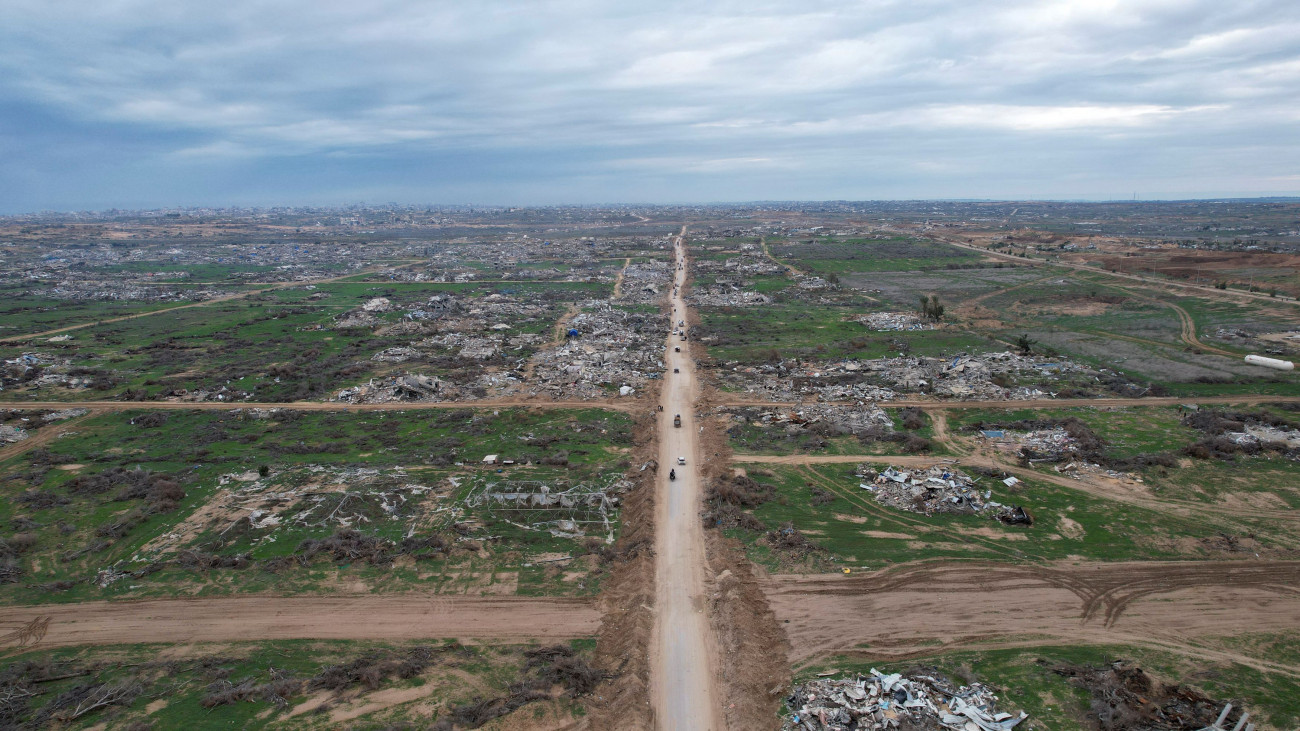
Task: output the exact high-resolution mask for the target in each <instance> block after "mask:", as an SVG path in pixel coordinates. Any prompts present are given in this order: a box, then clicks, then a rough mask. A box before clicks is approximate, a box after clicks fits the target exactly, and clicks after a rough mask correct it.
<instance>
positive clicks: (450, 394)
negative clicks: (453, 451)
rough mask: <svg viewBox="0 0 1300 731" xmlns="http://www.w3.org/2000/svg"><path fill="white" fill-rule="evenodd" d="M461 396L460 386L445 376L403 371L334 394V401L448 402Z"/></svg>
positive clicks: (369, 402) (364, 402)
mask: <svg viewBox="0 0 1300 731" xmlns="http://www.w3.org/2000/svg"><path fill="white" fill-rule="evenodd" d="M461 395H462V394H461V389H460V388H458V387H456V386H455V385H454V384H451V383H448V382H447V381H444V380H442V379H441V378H437V377H434V376H426V375H423V374H420V373H403V374H400V375H394V376H389V377H387V378H382V379H377V378H372V379H370V382H369V383H364V384H361V385H359V386H352V387H350V388H345V389H343V390H341V391H339V392H338V393H336V394H335V395H334V400H335V401H346V402H348V403H352V404H376V403H385V402H389V401H446V400H452V399H456V398H459V397H461Z"/></svg>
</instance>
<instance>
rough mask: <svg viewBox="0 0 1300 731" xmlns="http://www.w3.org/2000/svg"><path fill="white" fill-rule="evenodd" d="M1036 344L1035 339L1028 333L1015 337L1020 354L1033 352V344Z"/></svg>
mask: <svg viewBox="0 0 1300 731" xmlns="http://www.w3.org/2000/svg"><path fill="white" fill-rule="evenodd" d="M1037 344H1038V341H1037V340H1034V339H1033V338H1031V337H1029V334H1028V333H1025V334H1022V335H1021V336H1020V337H1018V338H1016V347H1017V348H1020V354H1021V355H1029V354H1030V353H1032V352H1034V346H1035V345H1037Z"/></svg>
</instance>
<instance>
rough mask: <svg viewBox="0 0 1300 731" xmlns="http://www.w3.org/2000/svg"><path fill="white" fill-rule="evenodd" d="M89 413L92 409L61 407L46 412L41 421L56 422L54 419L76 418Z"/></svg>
mask: <svg viewBox="0 0 1300 731" xmlns="http://www.w3.org/2000/svg"><path fill="white" fill-rule="evenodd" d="M89 413H90V409H61V410H59V411H51V412H50V413H48V414H45V415H44V416H42V417H41V421H44V422H47V423H48V422H54V421H63V420H64V419H75V418H77V417H78V416H85V415H86V414H89Z"/></svg>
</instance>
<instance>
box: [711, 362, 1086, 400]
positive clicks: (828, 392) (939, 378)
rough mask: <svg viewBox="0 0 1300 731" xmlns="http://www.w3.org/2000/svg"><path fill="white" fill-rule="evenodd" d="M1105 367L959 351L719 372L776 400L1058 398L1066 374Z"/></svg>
mask: <svg viewBox="0 0 1300 731" xmlns="http://www.w3.org/2000/svg"><path fill="white" fill-rule="evenodd" d="M1101 373H1103V371H1095V370H1093V369H1091V368H1089V367H1087V366H1083V365H1079V364H1076V363H1071V362H1069V361H1064V360H1061V359H1059V358H1056V359H1047V358H1044V357H1040V356H1025V355H1019V354H1017V353H1012V352H1002V353H986V354H982V355H968V354H961V355H957V356H954V357H952V358H929V357H918V356H900V357H895V358H877V359H873V360H842V361H829V362H828V361H809V360H800V359H783V360H780V361H778V362H774V363H761V364H758V365H742V364H734V363H733V364H723V366H722V368H721V370H720V372H719V378H720V380H722V381H723V383H724V384H725V385H726V387H728V388H729V390H733V391H738V392H740V393H748V394H755V395H761V396H763V397H765V398H768V399H770V400H773V401H800V400H804V399H816V400H820V401H858V402H868V401H890V400H893V399H895V398H898V394H899V393H900V392H901V393H908V394H918V393H919V394H929V395H933V396H936V397H939V398H950V399H958V400H964V399H978V400H998V399H1039V398H1052V397H1054V396H1055V395H1056V394H1055V392H1054V390H1053V386H1054V384H1055V383H1056V382H1057V381H1058V379H1060V378H1062V377H1063V376H1069V377H1070V378H1071V380H1073V381H1098V380H1100V379H1099V378H1098V375H1099V374H1101Z"/></svg>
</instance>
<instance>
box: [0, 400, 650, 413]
mask: <svg viewBox="0 0 1300 731" xmlns="http://www.w3.org/2000/svg"><path fill="white" fill-rule="evenodd" d="M0 408H3V409H71V408H82V409H90V410H91V411H158V410H161V409H180V410H185V409H199V410H202V411H231V410H233V409H298V410H300V411H421V410H426V409H509V408H520V409H613V410H615V411H635V410H636V409H638V408H645V407H644V406H640V405H639V404H638V403H637V402H636V400H635V399H628V398H625V399H599V400H595V399H593V400H590V401H551V400H540V399H538V400H531V399H466V400H464V401H389V402H385V403H378V404H349V403H343V402H340V401H278V402H271V401H263V402H258V401H240V402H229V401H225V402H223V401H202V402H191V401H0Z"/></svg>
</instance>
